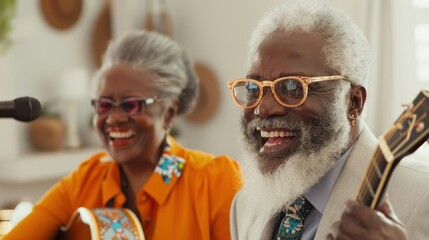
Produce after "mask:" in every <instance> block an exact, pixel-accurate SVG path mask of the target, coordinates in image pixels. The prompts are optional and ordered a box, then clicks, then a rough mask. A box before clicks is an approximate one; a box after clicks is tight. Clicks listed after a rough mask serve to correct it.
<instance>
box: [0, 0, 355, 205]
mask: <svg viewBox="0 0 429 240" xmlns="http://www.w3.org/2000/svg"><path fill="white" fill-rule="evenodd" d="M17 2H18V8H17V15H16V19H15V22H14V30H13V31H14V33H13V36H14V43H13V44H14V45H13V47H12V48H11V49H10V51H9V54H8V55H6V56H0V70H1V71H0V79H1V81H0V94H1V98H2V99H0V100H11V99H13V98H15V97H19V96H24V95H30V96H33V97H36V98H38V99H39V100H41V101H42V102H45V101H47V100H49V99H52V98H54V97H55V91H56V90H55V81H56V80H57V77H58V75H59V74H60V73H61V72H63V71H65V70H67V69H70V68H74V67H78V66H85V67H87V68H88V69H89V70H93V69H94V64H93V62H92V57H91V54H90V53H91V49H90V38H91V33H92V29H93V26H94V23H95V20H96V18H97V16H98V12H99V11H100V10H101V6H102V3H103V2H104V0H85V1H84V11H83V15H82V16H81V18H80V20H79V22H78V23H77V24H76V25H75V26H74V27H73V28H72V29H69V30H66V31H58V30H55V29H53V28H51V27H50V26H48V25H47V24H46V22H45V21H44V19H43V18H42V16H41V13H40V10H39V7H38V3H39V1H17ZM142 2H143V1H141V0H115V2H114V3H115V4H118V3H120V4H121V5H117V6H119V7H117V8H116V9H115V10H114V12H113V13H114V18H115V19H116V21H115V23H114V26H115V29H114V32H115V33H116V34H120V33H122V32H125V31H127V30H129V29H132V28H141V26H143V19H144V15H145V7H146V5H145V4H142ZM278 2H281V0H265V1H261V0H234V1H231V0H180V1H174V0H167V4H168V6H169V10H170V13H171V16H172V18H173V22H174V38H175V39H176V40H177V41H178V42H179V43H180V44H181V45H183V46H184V47H185V48H186V49H187V50H188V51H189V53H190V54H191V56H193V57H194V59H195V60H197V61H201V62H204V63H206V64H208V65H209V66H210V67H211V68H212V69H213V70H214V71H215V73H216V74H217V77H218V79H219V84H220V88H221V98H220V107H219V109H218V112H217V114H216V116H215V117H214V118H213V119H212V120H211V121H210V122H208V123H206V124H203V125H198V124H192V123H189V122H187V121H185V120H183V119H181V120H178V121H177V125H178V127H179V129H180V131H181V136H180V138H179V140H180V142H181V143H182V144H183V145H185V146H187V147H192V148H198V149H201V150H204V151H208V152H212V153H214V154H228V155H230V156H232V157H234V158H238V157H239V156H240V148H239V144H238V140H237V139H238V133H239V131H238V130H239V128H238V118H239V115H240V111H239V109H238V108H237V107H236V106H235V105H234V103H233V101H232V99H231V97H230V93H229V92H228V89H227V85H226V83H227V81H228V80H229V79H234V78H239V77H243V76H244V75H245V74H246V69H245V60H246V54H247V40H248V38H249V36H250V33H251V30H252V29H253V27H254V26H255V25H256V23H257V21H258V20H259V18H260V17H261V16H262V14H263V13H264V12H265V10H267V9H268V8H270V7H271V6H273V5H274V4H276V3H278ZM333 2H335V3H337V4H338V6H340V7H341V8H344V9H345V10H346V11H347V12H348V13H350V14H351V16H352V17H353V18H355V17H357V14H356V13H354V12H353V7H354V6H353V3H351V2H350V1H340V0H336V1H333ZM88 105H89V103H88ZM81 110H82V111H81V115H80V117H81V118H80V121H81V123H80V124H81V127H84V126H86V125H85V123H86V122H87V121H88V116H89V115H90V113H89V107H82V109H81ZM0 132H1V133H2V134H1V135H0V146H2V148H3V149H5V150H4V151H0V161H8V160H10V159H11V156H15V158H16V161H19V155H21V154H24V153H26V152H29V151H31V147H30V146H29V143H28V140H27V135H26V125H25V124H22V123H16V122H14V121H13V120H3V119H2V120H0ZM54 181H55V179H53V180H52V181H51V182H50V183H53V182H54ZM48 185H50V184H49V183H47V182H46V181H44V182H43V183H35V185H34V187H25V188H24V190H23V186H24V185H22V184H21V183H20V184H16V185H14V187H13V188H12V187H5V185H4V184H3V185H2V184H0V193H1V194H0V204H1V201H2V199H8V200H9V199H10V198H11V197H12V196H13V197H18V196H21V195H22V192H23V191H24V192H29V194H28V195H31V196H33V198H37V197H38V196H40V193H41V192H43V191H45V190H46V188H47V186H48ZM8 186H9V185H8ZM14 189H15V190H14ZM30 189H31V190H30ZM2 194H3V198H2V197H1V195H2ZM5 194H6V195H7V194H9V197H4V196H5ZM33 200H34V199H33ZM0 206H1V205H0Z"/></svg>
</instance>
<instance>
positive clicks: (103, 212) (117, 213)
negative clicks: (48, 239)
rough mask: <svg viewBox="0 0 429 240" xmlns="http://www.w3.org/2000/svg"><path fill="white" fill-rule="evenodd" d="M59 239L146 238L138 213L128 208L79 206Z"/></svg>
mask: <svg viewBox="0 0 429 240" xmlns="http://www.w3.org/2000/svg"><path fill="white" fill-rule="evenodd" d="M57 239H62V240H75V239H79V240H87V239H88V240H144V239H145V238H144V234H143V230H142V228H141V225H140V222H139V220H138V218H137V217H136V215H135V214H134V213H133V212H132V211H131V210H128V209H116V208H93V209H89V208H84V207H80V208H78V209H77V210H76V211H75V212H74V213H73V215H72V217H71V218H70V221H69V222H68V224H67V225H66V226H63V227H61V232H60V233H59V236H58V237H57Z"/></svg>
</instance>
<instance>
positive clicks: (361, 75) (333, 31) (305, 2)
mask: <svg viewBox="0 0 429 240" xmlns="http://www.w3.org/2000/svg"><path fill="white" fill-rule="evenodd" d="M277 30H287V31H289V30H291V31H296V32H304V33H313V32H316V33H321V34H323V35H324V36H325V39H326V46H325V47H324V48H323V53H324V54H325V56H326V61H327V67H328V68H329V69H331V70H334V71H337V72H338V74H341V75H343V76H345V77H347V78H348V79H349V80H350V81H351V82H352V84H353V85H361V86H364V87H367V85H368V76H369V64H370V63H369V61H370V51H369V43H368V40H367V39H366V37H365V35H364V34H363V32H362V31H361V30H360V29H359V27H358V26H357V25H356V24H355V23H354V22H353V20H352V19H351V18H350V17H349V16H348V15H347V14H346V13H345V12H344V11H342V10H339V9H337V8H335V7H333V6H331V5H330V4H328V3H327V2H325V1H323V0H285V1H282V4H281V5H280V6H276V7H275V8H273V9H272V10H271V11H269V12H267V13H266V15H265V16H264V17H263V18H262V19H261V21H260V22H259V24H258V26H257V27H256V28H255V30H254V31H253V33H252V37H251V39H250V42H249V57H248V64H249V66H251V65H253V64H254V63H256V62H258V61H259V56H258V54H257V53H258V47H259V45H260V44H261V42H262V41H263V40H264V39H265V38H266V37H267V36H269V35H270V34H272V33H273V32H275V31H277Z"/></svg>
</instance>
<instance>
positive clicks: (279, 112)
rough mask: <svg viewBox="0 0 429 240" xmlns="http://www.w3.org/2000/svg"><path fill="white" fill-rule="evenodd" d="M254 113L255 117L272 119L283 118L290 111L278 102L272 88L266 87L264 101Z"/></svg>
mask: <svg viewBox="0 0 429 240" xmlns="http://www.w3.org/2000/svg"><path fill="white" fill-rule="evenodd" d="M253 111H254V114H255V115H257V116H260V117H272V116H283V115H285V114H286V113H287V111H288V109H287V108H286V107H284V106H282V105H281V104H280V103H278V102H277V100H276V99H275V97H274V94H273V93H272V92H271V89H270V88H268V87H265V88H264V92H263V95H262V99H261V101H260V102H259V104H258V105H257V106H256V107H255V108H254V110H253Z"/></svg>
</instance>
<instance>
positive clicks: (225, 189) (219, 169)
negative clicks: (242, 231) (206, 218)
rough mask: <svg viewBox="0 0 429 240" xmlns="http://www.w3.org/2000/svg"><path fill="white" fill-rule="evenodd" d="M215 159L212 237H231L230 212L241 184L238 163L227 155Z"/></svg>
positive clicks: (212, 182) (211, 214)
mask: <svg viewBox="0 0 429 240" xmlns="http://www.w3.org/2000/svg"><path fill="white" fill-rule="evenodd" d="M219 158H220V159H217V160H218V161H214V163H215V165H216V166H212V168H211V169H210V171H212V173H211V176H212V177H211V178H210V183H209V197H210V201H209V202H210V206H209V211H210V221H211V224H210V225H211V230H210V235H211V239H222V240H223V239H230V238H231V237H230V228H229V212H230V208H231V203H232V199H233V198H234V196H235V194H236V192H237V191H238V190H239V188H240V186H241V175H240V172H239V168H238V164H237V163H236V162H235V161H233V160H230V159H229V158H227V157H225V156H221V157H219Z"/></svg>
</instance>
